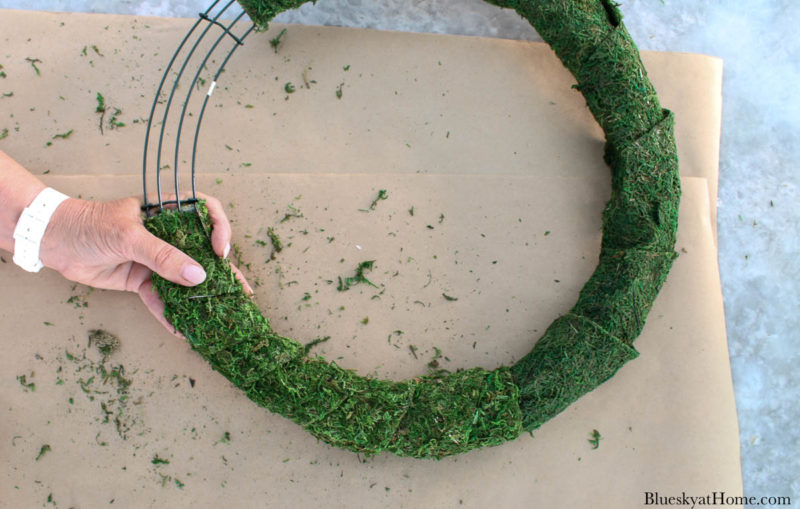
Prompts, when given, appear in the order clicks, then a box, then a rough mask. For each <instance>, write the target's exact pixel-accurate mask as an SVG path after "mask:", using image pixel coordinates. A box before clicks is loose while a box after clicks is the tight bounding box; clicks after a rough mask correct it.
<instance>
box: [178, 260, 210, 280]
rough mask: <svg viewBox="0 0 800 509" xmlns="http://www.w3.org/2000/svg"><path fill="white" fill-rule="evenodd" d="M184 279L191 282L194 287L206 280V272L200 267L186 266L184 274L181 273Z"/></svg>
mask: <svg viewBox="0 0 800 509" xmlns="http://www.w3.org/2000/svg"><path fill="white" fill-rule="evenodd" d="M181 276H183V279H185V280H186V281H188V282H190V283H191V284H193V285H199V284H200V283H202V282H203V281H205V280H206V271H204V270H203V268H202V267H200V266H199V265H191V264H190V265H186V266H185V267H184V268H183V272H182V273H181Z"/></svg>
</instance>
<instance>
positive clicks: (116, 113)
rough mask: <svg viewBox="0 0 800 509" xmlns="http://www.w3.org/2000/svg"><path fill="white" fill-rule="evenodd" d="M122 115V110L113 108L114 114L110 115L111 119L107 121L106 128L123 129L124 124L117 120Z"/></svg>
mask: <svg viewBox="0 0 800 509" xmlns="http://www.w3.org/2000/svg"><path fill="white" fill-rule="evenodd" d="M121 114H122V110H121V109H119V108H114V112H113V113H111V118H110V119H109V120H108V126H109V127H110V128H111V129H119V128H120V127H125V122H122V121H121V120H119V116H120V115H121Z"/></svg>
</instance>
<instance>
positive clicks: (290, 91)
mask: <svg viewBox="0 0 800 509" xmlns="http://www.w3.org/2000/svg"><path fill="white" fill-rule="evenodd" d="M283 89H284V90H285V91H286V93H287V94H293V93H294V91H295V88H294V85H292V82H291V81H287V82H286V84H285V85H284V86H283Z"/></svg>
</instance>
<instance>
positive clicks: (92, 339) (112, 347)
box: [89, 329, 121, 357]
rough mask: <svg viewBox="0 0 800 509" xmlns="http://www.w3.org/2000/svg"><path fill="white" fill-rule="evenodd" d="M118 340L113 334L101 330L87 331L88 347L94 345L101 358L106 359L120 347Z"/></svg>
mask: <svg viewBox="0 0 800 509" xmlns="http://www.w3.org/2000/svg"><path fill="white" fill-rule="evenodd" d="M120 344H121V343H120V340H119V338H118V337H117V336H115V335H114V334H111V333H110V332H108V331H105V330H102V329H92V330H90V331H89V346H90V347H91V346H92V345H94V346H95V347H96V348H97V349H98V350H99V351H100V353H101V354H103V357H108V356H109V355H111V354H113V353H114V352H116V351H117V350H119V347H120Z"/></svg>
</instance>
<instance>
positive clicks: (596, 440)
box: [588, 429, 603, 449]
mask: <svg viewBox="0 0 800 509" xmlns="http://www.w3.org/2000/svg"><path fill="white" fill-rule="evenodd" d="M589 436H590V437H591V438H589V439H588V441H589V443H590V444H592V449H597V448H598V447H600V439H601V438H603V437H602V436H601V435H600V432H599V431H597V430H596V429H593V430H592V432H591V433H590V434H589Z"/></svg>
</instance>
